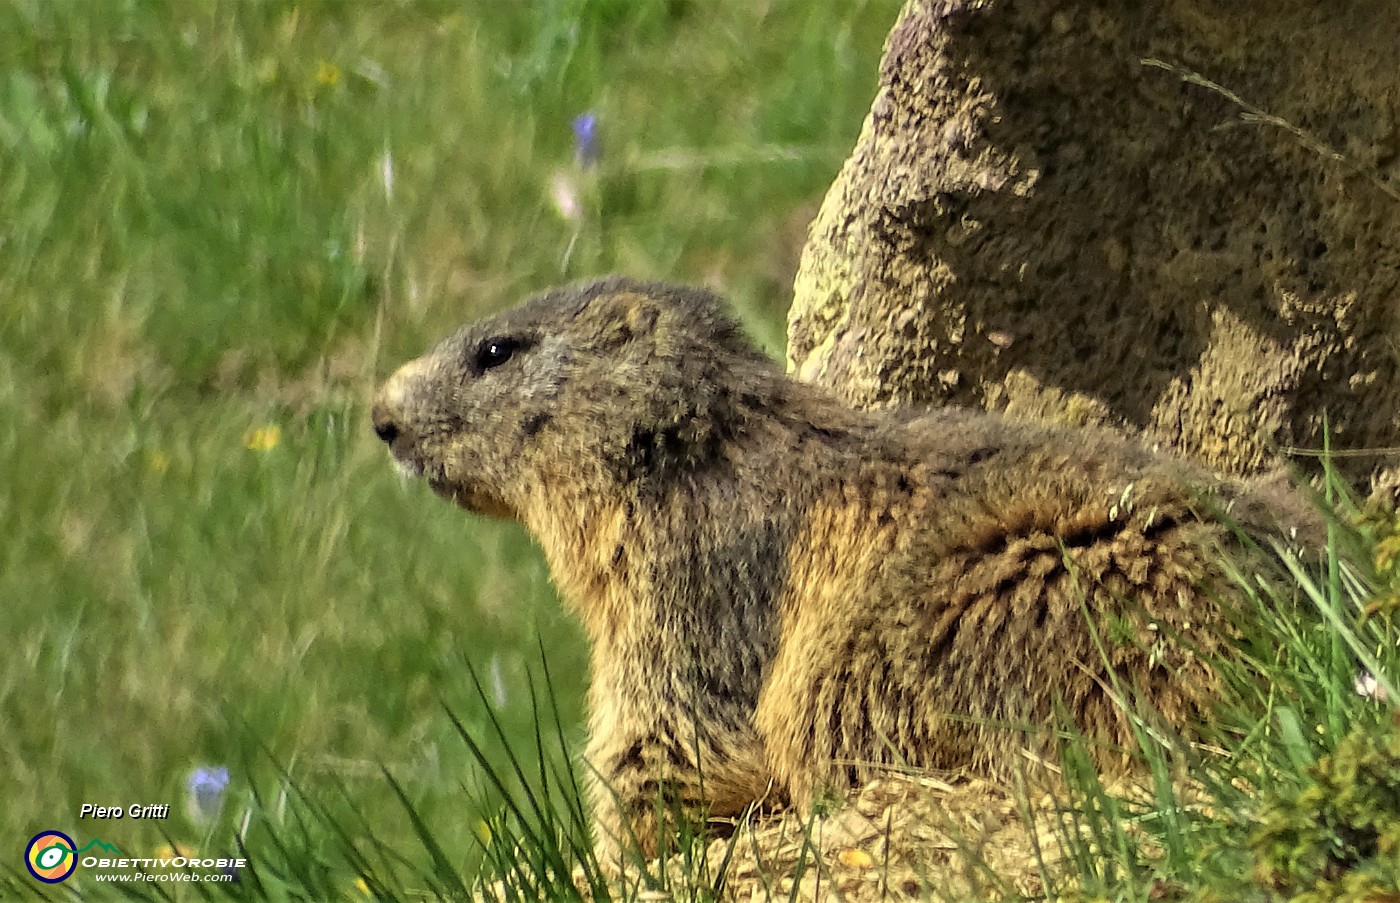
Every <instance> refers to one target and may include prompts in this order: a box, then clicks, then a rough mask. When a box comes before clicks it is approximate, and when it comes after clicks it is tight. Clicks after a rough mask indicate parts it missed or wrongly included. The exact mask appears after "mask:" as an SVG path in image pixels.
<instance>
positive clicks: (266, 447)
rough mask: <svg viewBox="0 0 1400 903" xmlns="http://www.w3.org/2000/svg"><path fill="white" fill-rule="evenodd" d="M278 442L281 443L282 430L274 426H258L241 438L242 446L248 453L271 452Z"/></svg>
mask: <svg viewBox="0 0 1400 903" xmlns="http://www.w3.org/2000/svg"><path fill="white" fill-rule="evenodd" d="M280 441H282V430H280V429H279V428H278V427H277V425H276V424H269V425H268V426H260V427H258V428H257V429H255V430H251V431H249V433H248V435H246V436H244V437H243V444H244V445H245V446H247V447H248V449H249V450H250V451H256V452H265V451H271V450H272V449H274V448H276V447H277V443H278V442H280Z"/></svg>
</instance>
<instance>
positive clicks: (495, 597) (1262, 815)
mask: <svg viewBox="0 0 1400 903" xmlns="http://www.w3.org/2000/svg"><path fill="white" fill-rule="evenodd" d="M898 7H899V0H832V2H821V0H757V2H751V0H528V2H527V0H462V2H454V3H446V2H427V0H423V2H416V0H415V2H408V0H398V2H390V0H384V2H368V0H360V2H351V0H324V2H312V0H308V2H257V0H239V2H213V0H208V2H206V0H166V2H156V0H0V60H2V61H3V64H0V523H3V525H4V527H5V532H4V538H3V541H0V644H2V645H0V900H5V901H8V900H10V899H50V900H69V899H77V898H81V899H108V898H121V899H149V900H203V899H244V900H264V899H266V900H307V901H316V900H336V899H348V900H366V899H377V900H413V901H417V900H436V899H463V898H466V897H468V896H469V888H470V886H471V884H472V882H473V881H474V880H475V879H476V877H477V875H478V874H485V873H486V872H493V873H496V874H505V875H506V882H505V883H504V884H503V885H501V886H500V890H501V894H502V895H503V896H504V897H506V898H508V899H518V900H531V899H541V898H552V897H554V896H556V895H567V894H569V893H571V892H572V884H570V883H569V880H568V878H567V877H566V876H567V874H568V869H569V868H570V866H571V865H572V864H573V863H574V862H575V861H577V860H579V859H582V860H584V861H585V862H586V861H587V858H588V857H587V854H586V852H585V850H584V846H583V843H584V841H583V836H582V831H583V829H582V826H581V821H582V817H581V815H580V813H579V810H578V809H577V800H576V793H575V791H574V787H573V781H574V780H575V774H576V772H575V771H573V770H571V768H570V765H569V761H570V760H569V753H570V752H571V751H572V750H576V749H577V748H578V747H579V745H580V743H581V739H582V731H581V729H580V726H579V722H580V712H581V701H582V697H583V692H584V687H585V683H586V665H587V661H586V650H585V649H584V647H583V644H582V640H581V637H580V635H579V633H578V631H577V629H576V627H575V625H574V624H573V623H572V622H571V621H570V620H569V618H568V617H567V616H566V615H565V614H564V613H563V612H562V611H561V609H560V607H559V604H558V602H557V600H556V598H555V597H554V594H553V590H552V589H551V588H550V585H549V580H548V575H547V573H546V570H545V567H544V565H543V562H542V560H541V559H540V557H539V555H538V554H537V552H536V551H535V550H534V548H533V547H532V545H531V544H530V542H529V540H528V538H527V537H526V536H525V535H524V534H523V532H522V531H521V530H519V529H518V528H516V527H514V526H512V525H509V524H502V523H496V522H490V521H486V520H484V519H481V518H475V517H470V516H468V515H465V514H463V513H462V512H460V511H457V510H454V509H452V508H451V507H450V506H448V505H446V504H444V503H442V502H441V501H440V500H438V499H436V498H435V497H433V496H432V495H431V494H430V493H429V492H428V491H427V489H426V488H425V487H422V486H418V485H413V484H404V483H402V482H401V481H400V480H399V478H398V476H397V474H396V473H395V471H394V468H393V467H392V466H391V465H390V463H389V461H388V459H387V455H386V454H385V452H384V450H383V448H382V447H381V445H380V443H379V442H378V441H377V440H376V439H375V438H374V436H373V435H372V433H371V431H370V429H369V424H368V410H367V404H368V399H369V397H370V394H371V392H372V391H373V388H374V387H375V385H376V384H377V383H378V382H379V381H380V380H381V379H382V378H383V377H384V376H386V375H387V374H388V373H389V372H391V371H392V370H393V369H394V368H395V367H396V366H397V365H398V364H399V363H401V362H403V361H405V360H407V359H409V358H410V357H413V356H415V355H416V354H417V353H419V352H420V351H421V350H422V349H424V348H425V347H426V346H427V345H428V344H429V343H430V342H431V341H433V340H434V339H436V338H437V337H439V336H441V335H442V334H444V333H446V332H447V331H449V330H450V329H452V328H454V327H455V326H456V325H458V324H459V323H460V322H462V321H463V320H465V319H468V318H471V317H474V316H477V315H480V314H483V313H486V312H489V311H492V310H496V309H499V308H502V307H505V306H508V305H510V304H512V303H514V302H515V301H516V300H518V299H519V298H521V297H523V296H524V295H526V294H529V293H532V292H534V291H536V290H538V289H540V288H542V287H545V286H548V285H552V284H556V283H559V282H563V281H568V280H572V279H577V278H582V277H585V276H590V275H596V274H600V273H604V272H626V273H630V274H633V275H638V276H644V277H655V278H665V279H671V280H676V281H688V282H695V283H703V284H708V285H711V286H713V287H715V288H717V289H719V290H720V291H722V292H723V293H724V294H726V295H727V296H728V297H729V298H730V299H731V300H733V301H734V302H735V303H736V305H737V307H738V310H739V311H740V314H741V316H742V317H743V319H744V320H745V321H746V323H747V325H748V326H749V328H750V330H751V331H752V332H753V333H754V334H755V335H757V336H758V337H759V338H760V340H761V341H762V342H763V343H764V344H765V346H766V347H768V348H769V349H770V350H771V351H772V352H773V353H774V354H775V355H777V354H779V353H780V352H781V349H782V346H783V341H784V336H783V326H782V323H783V314H784V312H785V309H786V305H787V303H788V300H789V291H790V290H789V286H790V281H791V277H792V274H793V272H794V270H795V267H796V261H797V254H798V252H799V250H800V248H801V245H802V242H803V240H804V238H805V229H806V225H807V223H808V222H809V220H810V219H811V217H812V216H813V214H814V213H815V210H816V205H817V203H818V202H819V200H820V198H821V196H822V194H823V193H824V191H825V189H826V187H827V186H828V185H829V184H830V182H831V180H832V178H833V177H834V176H835V174H836V172H837V170H838V169H839V167H840V165H841V163H842V161H843V159H844V157H845V155H846V153H847V152H848V151H849V149H850V147H851V146H852V144H853V143H854V140H855V138H856V135H857V132H858V130H859V128H860V124H861V121H862V119H863V117H864V115H865V113H866V110H867V109H868V106H869V103H870V99H871V97H872V94H873V91H874V89H875V84H876V66H877V62H878V59H879V53H880V48H881V44H882V42H883V40H884V37H885V35H886V33H887V32H888V30H889V27H890V26H891V24H892V23H893V22H894V20H895V18H896V15H897V13H898ZM1348 522H1349V523H1355V522H1359V523H1361V525H1362V529H1361V531H1360V533H1359V535H1357V536H1352V535H1351V532H1352V531H1351V530H1350V528H1348V529H1342V528H1341V527H1338V528H1337V529H1336V531H1335V534H1336V535H1335V545H1334V547H1333V548H1332V549H1331V550H1330V554H1329V555H1328V556H1327V558H1326V560H1325V561H1323V562H1321V563H1320V564H1319V563H1318V562H1314V561H1300V560H1298V559H1296V558H1291V557H1289V556H1288V555H1282V556H1280V557H1279V558H1278V561H1277V567H1276V568H1274V569H1272V570H1267V569H1266V570H1261V571H1257V572H1256V571H1249V572H1241V573H1240V574H1238V578H1237V579H1238V581H1239V583H1240V585H1241V586H1243V587H1245V588H1246V589H1247V595H1248V597H1249V598H1250V599H1251V600H1252V604H1253V606H1254V608H1253V611H1252V613H1250V612H1246V613H1244V615H1242V626H1241V632H1242V634H1243V637H1244V640H1243V643H1242V649H1241V653H1242V654H1241V656H1240V658H1239V659H1238V661H1237V662H1235V663H1234V664H1233V665H1231V666H1229V667H1223V668H1222V674H1223V675H1224V679H1225V683H1226V685H1227V691H1226V692H1225V693H1224V705H1223V708H1222V714H1221V718H1222V721H1221V725H1220V726H1219V731H1218V733H1217V735H1216V736H1214V737H1212V738H1211V742H1209V743H1206V744H1204V745H1200V746H1197V747H1193V748H1189V749H1183V748H1182V744H1180V743H1179V742H1178V741H1177V740H1176V739H1175V738H1171V737H1164V736H1162V735H1161V734H1160V732H1157V731H1156V730H1155V728H1154V727H1153V726H1152V724H1151V721H1150V718H1149V719H1145V720H1144V721H1143V722H1142V727H1143V735H1142V746H1143V751H1142V753H1141V755H1142V756H1143V757H1144V759H1145V760H1146V763H1147V764H1148V765H1149V766H1150V773H1151V774H1152V776H1153V778H1154V779H1155V780H1154V781H1153V783H1152V785H1151V787H1150V788H1148V790H1149V792H1147V793H1146V795H1145V796H1144V795H1143V794H1142V793H1138V794H1136V795H1131V794H1127V795H1125V794H1120V793H1117V792H1116V791H1110V790H1109V789H1106V787H1105V785H1104V784H1103V783H1101V782H1100V781H1099V779H1098V776H1097V775H1096V774H1095V773H1094V771H1093V769H1092V768H1090V767H1088V765H1087V760H1085V759H1084V757H1083V756H1082V755H1081V753H1082V750H1081V749H1077V748H1076V747H1075V746H1074V745H1073V744H1070V746H1069V748H1068V750H1067V753H1066V756H1065V759H1064V763H1063V764H1064V768H1065V773H1066V783H1065V791H1064V796H1063V798H1062V799H1060V800H1058V801H1057V803H1056V805H1055V806H1053V807H1050V808H1049V809H1048V810H1045V811H1043V812H1041V813H1040V814H1037V815H1032V814H1031V813H1029V812H1027V813H1026V818H1027V819H1028V820H1038V821H1039V822H1040V824H1041V826H1042V827H1048V828H1049V829H1050V833H1051V834H1052V835H1054V836H1055V837H1056V838H1057V839H1058V841H1059V844H1058V845H1059V847H1061V848H1062V850H1063V854H1062V856H1061V857H1060V858H1059V859H1058V861H1057V862H1055V863H1053V864H1052V863H1051V862H1050V860H1049V858H1048V854H1047V857H1046V858H1044V859H1042V857H1041V855H1040V854H1041V852H1044V851H1039V850H1038V851H1036V854H1035V856H1034V857H1032V858H1033V865H1034V869H1033V870H1036V871H1038V872H1039V874H1040V878H1041V881H1040V885H1041V888H1040V890H1039V891H1037V892H1035V893H1034V894H1032V897H1033V898H1035V899H1058V900H1065V901H1074V903H1088V901H1095V903H1097V901H1148V900H1154V901H1155V900H1172V901H1199V903H1211V901H1220V903H1225V901H1260V903H1263V901H1269V900H1275V899H1280V900H1281V899H1288V900H1296V901H1299V903H1323V901H1326V900H1346V901H1356V903H1361V901H1368V903H1381V901H1393V900H1397V899H1400V777H1397V775H1400V722H1397V721H1396V720H1395V710H1394V705H1395V699H1396V687H1395V686H1394V684H1393V682H1392V681H1393V680H1394V675H1395V674H1396V673H1397V658H1400V656H1397V637H1398V636H1400V632H1398V631H1400V628H1397V625H1396V623H1395V614H1396V612H1397V611H1400V595H1397V588H1400V531H1397V529H1396V525H1395V522H1394V520H1393V518H1391V517H1387V516H1382V515H1377V514H1374V513H1372V514H1371V515H1369V519H1368V518H1362V517H1351V518H1349V519H1348ZM1352 543H1356V544H1355V545H1352ZM546 662H547V663H548V664H547V667H546V665H545V663H546ZM1368 680H1369V682H1367V681H1368ZM1168 750H1170V751H1171V754H1170V755H1167V751H1168ZM221 770H226V775H227V777H226V785H225V783H224V778H223V774H224V772H223V771H221ZM192 780H195V781H197V782H200V783H201V785H202V787H203V790H204V792H203V793H202V794H201V793H195V792H192V791H191V781H192ZM211 782H212V783H213V784H214V785H215V786H214V787H213V788H212V789H210V784H211ZM135 803H140V804H168V805H170V813H169V817H168V818H165V819H162V820H136V819H131V818H124V819H121V820H104V821H97V820H93V819H91V818H84V819H80V818H79V811H80V807H81V806H82V805H83V804H95V805H102V806H121V807H123V808H124V807H127V806H129V805H131V804H135ZM44 830H58V831H63V832H66V833H68V834H69V835H71V836H72V837H73V838H75V839H76V842H77V843H79V844H86V843H88V842H89V841H92V840H94V839H99V840H101V841H103V842H105V843H108V844H111V845H113V846H115V847H117V848H119V849H120V850H121V851H122V853H123V854H125V855H127V856H133V857H140V856H153V855H161V851H162V850H165V851H170V850H188V851H193V852H194V853H197V854H198V855H200V856H224V857H227V856H236V855H242V856H245V857H246V858H247V859H248V860H249V862H250V866H249V867H248V868H246V869H244V870H243V871H242V872H241V873H240V875H239V878H240V880H239V881H238V882H236V883H228V884H174V883H149V884H129V885H124V886H121V887H120V889H118V890H114V889H113V887H112V886H107V885H99V884H98V883H96V882H94V881H93V880H92V877H91V876H90V875H88V874H86V873H85V872H84V871H82V870H80V871H79V873H78V874H77V875H76V876H74V877H73V878H72V879H70V880H69V881H67V882H66V883H64V884H61V885H54V886H44V885H41V884H39V883H38V882H36V881H34V880H33V879H31V878H30V877H29V875H28V874H27V872H26V871H25V868H24V863H23V856H22V854H23V852H24V848H25V844H26V843H27V841H28V839H29V838H30V837H32V836H34V835H35V834H37V833H39V832H41V831H44ZM691 849H692V851H694V850H695V849H698V848H696V847H692V848H691ZM165 855H169V853H168V852H166V853H165ZM863 855H864V854H863ZM1028 855H1029V854H1028ZM866 858H867V859H869V858H870V857H869V856H866ZM854 861H856V862H860V861H861V860H859V858H858V857H857V858H856V859H855V860H854ZM687 862H689V860H687ZM712 865H714V863H700V866H702V867H700V868H699V871H700V872H706V873H707V875H708V877H705V876H702V877H701V878H697V879H696V880H695V881H693V882H692V881H689V880H688V879H687V880H683V881H681V882H679V883H674V882H673V883H671V884H669V885H667V886H668V888H669V890H668V891H667V892H666V894H663V895H660V896H658V895H652V896H641V897H639V896H638V893H639V891H638V890H637V889H635V888H634V889H633V892H632V894H631V896H630V899H650V900H659V899H675V900H683V899H684V900H710V899H714V898H716V897H717V896H719V892H718V890H717V888H718V886H719V883H720V882H718V881H717V880H716V879H715V878H714V877H713V875H712V874H709V873H708V871H707V870H708V869H709V868H710V866H712ZM483 866H485V871H483ZM719 868H720V870H721V871H722V870H723V865H722V864H721V865H720V866H719ZM869 869H870V874H871V879H870V884H869V887H870V888H873V889H875V890H872V891H871V893H872V894H873V896H868V897H867V896H859V897H858V898H859V899H880V898H881V897H880V895H879V893H876V890H878V889H879V888H880V887H881V886H882V885H880V881H881V880H882V879H881V878H880V875H879V867H878V864H875V863H871V864H870V866H869ZM969 869H972V870H975V869H976V867H975V866H969ZM668 880H669V879H666V878H665V877H664V876H660V877H658V879H657V881H656V882H655V883H658V884H662V885H666V884H667V881H668ZM790 887H791V888H792V889H791V890H784V889H783V885H781V884H780V883H777V884H774V885H773V886H772V887H770V891H772V893H771V896H772V898H774V899H797V890H796V888H797V885H796V884H792V885H790ZM600 889H601V888H600ZM922 891H923V892H924V893H926V894H927V895H929V896H930V897H932V898H942V894H943V888H942V887H941V886H940V885H939V884H938V882H937V881H936V880H933V879H928V878H926V880H925V882H924V884H923V886H922ZM746 893H747V891H746ZM1386 894H1390V896H1386ZM1005 895H1006V896H1010V897H1014V896H1015V894H1014V893H1011V892H1009V891H1008V892H1006V894H1005ZM624 896H627V895H625V894H624ZM763 898H764V897H763V896H762V895H757V894H756V895H755V896H754V899H763ZM743 899H746V900H747V899H749V897H748V896H744V897H743Z"/></svg>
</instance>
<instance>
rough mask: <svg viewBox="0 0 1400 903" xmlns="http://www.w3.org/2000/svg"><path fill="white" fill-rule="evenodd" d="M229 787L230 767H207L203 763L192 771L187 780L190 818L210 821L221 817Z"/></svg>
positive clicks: (198, 820) (186, 788) (187, 800)
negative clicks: (225, 794) (225, 792)
mask: <svg viewBox="0 0 1400 903" xmlns="http://www.w3.org/2000/svg"><path fill="white" fill-rule="evenodd" d="M227 789H228V769H227V768H225V767H224V766H222V765H220V766H218V767H216V768H207V767H205V766H203V765H201V766H200V767H198V768H196V769H195V770H194V771H192V772H190V776H189V778H187V779H186V780H185V790H186V791H188V795H187V796H186V799H185V803H186V807H187V809H188V811H189V814H190V818H191V819H193V820H194V821H197V822H202V823H208V822H212V821H214V820H215V819H217V818H218V817H219V813H220V812H221V811H223V808H224V791H226V790H227Z"/></svg>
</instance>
